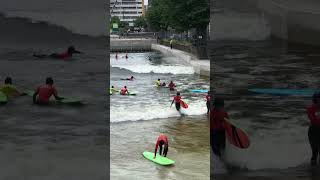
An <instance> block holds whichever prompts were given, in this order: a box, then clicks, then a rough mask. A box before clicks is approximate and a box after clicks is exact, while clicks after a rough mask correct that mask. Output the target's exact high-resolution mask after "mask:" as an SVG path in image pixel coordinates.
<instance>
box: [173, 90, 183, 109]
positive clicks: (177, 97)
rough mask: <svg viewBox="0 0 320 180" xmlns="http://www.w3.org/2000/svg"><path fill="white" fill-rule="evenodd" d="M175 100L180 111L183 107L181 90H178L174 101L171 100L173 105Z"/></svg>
mask: <svg viewBox="0 0 320 180" xmlns="http://www.w3.org/2000/svg"><path fill="white" fill-rule="evenodd" d="M174 102H175V103H176V109H177V111H179V112H180V108H181V105H180V103H181V96H180V92H177V95H176V96H175V97H174V98H173V100H172V102H171V106H172V104H173V103H174Z"/></svg>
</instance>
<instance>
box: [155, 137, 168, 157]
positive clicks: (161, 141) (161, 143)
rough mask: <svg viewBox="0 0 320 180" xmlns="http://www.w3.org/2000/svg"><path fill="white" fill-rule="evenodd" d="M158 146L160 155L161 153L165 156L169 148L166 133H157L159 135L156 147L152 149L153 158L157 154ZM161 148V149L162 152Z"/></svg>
mask: <svg viewBox="0 0 320 180" xmlns="http://www.w3.org/2000/svg"><path fill="white" fill-rule="evenodd" d="M158 147H160V149H159V154H160V156H161V155H163V156H164V157H167V153H168V150H169V141H168V138H167V136H166V135H164V134H160V135H159V137H158V139H157V143H156V148H155V150H154V157H153V159H155V158H156V156H157V151H158ZM162 149H163V153H162Z"/></svg>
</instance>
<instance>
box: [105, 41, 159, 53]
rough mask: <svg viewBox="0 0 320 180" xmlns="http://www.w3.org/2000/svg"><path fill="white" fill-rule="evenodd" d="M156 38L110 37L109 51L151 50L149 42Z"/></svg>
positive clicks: (151, 42)
mask: <svg viewBox="0 0 320 180" xmlns="http://www.w3.org/2000/svg"><path fill="white" fill-rule="evenodd" d="M156 42H157V40H156V39H115V38H111V39H110V51H111V52H115V51H117V52H126V51H127V52H130V51H151V44H153V43H156Z"/></svg>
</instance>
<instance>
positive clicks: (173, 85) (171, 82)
mask: <svg viewBox="0 0 320 180" xmlns="http://www.w3.org/2000/svg"><path fill="white" fill-rule="evenodd" d="M168 87H169V90H170V91H174V88H175V87H176V85H175V84H174V83H173V81H170V83H169V85H168Z"/></svg>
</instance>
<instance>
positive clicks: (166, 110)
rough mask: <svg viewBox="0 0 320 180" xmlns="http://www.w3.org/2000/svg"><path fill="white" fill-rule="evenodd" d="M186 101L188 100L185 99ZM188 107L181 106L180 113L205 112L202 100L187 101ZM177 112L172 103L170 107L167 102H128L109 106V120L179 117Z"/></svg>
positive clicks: (122, 120) (198, 113)
mask: <svg viewBox="0 0 320 180" xmlns="http://www.w3.org/2000/svg"><path fill="white" fill-rule="evenodd" d="M185 102H186V103H188V100H185ZM188 105H189V107H188V109H183V108H181V113H182V114H184V115H188V116H193V115H203V114H205V113H206V112H207V108H206V104H205V102H204V101H203V100H199V101H195V102H190V104H189V103H188ZM179 116H181V115H180V114H179V112H178V111H177V110H176V109H175V106H174V104H173V105H172V107H171V108H170V102H168V104H160V103H158V104H155V103H152V104H150V105H148V106H144V107H143V106H141V104H139V103H138V104H130V106H118V107H116V106H111V108H110V119H111V122H124V121H138V120H152V119H162V118H169V117H179Z"/></svg>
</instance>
